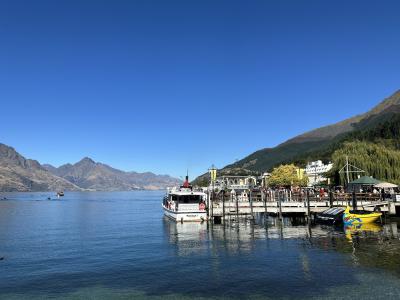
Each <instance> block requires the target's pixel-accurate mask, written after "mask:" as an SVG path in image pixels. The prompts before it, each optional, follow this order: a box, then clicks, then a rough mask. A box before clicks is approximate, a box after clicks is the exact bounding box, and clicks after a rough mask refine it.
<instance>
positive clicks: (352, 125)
mask: <svg viewBox="0 0 400 300" xmlns="http://www.w3.org/2000/svg"><path fill="white" fill-rule="evenodd" d="M399 114H400V90H399V91H397V92H396V93H394V94H393V95H392V96H390V97H388V98H386V99H384V100H383V101H382V102H381V103H379V104H378V105H377V106H375V107H374V108H373V109H371V110H370V111H368V112H366V113H364V114H361V115H357V116H354V117H352V118H349V119H346V120H344V121H341V122H338V123H335V124H333V125H328V126H324V127H321V128H318V129H314V130H312V131H309V132H306V133H304V134H301V135H299V136H296V137H294V138H292V139H289V140H288V141H286V142H284V143H282V144H280V145H278V146H276V147H274V148H264V149H261V150H258V151H256V152H254V153H252V154H250V155H249V156H247V157H245V158H243V159H241V160H239V161H237V162H235V163H233V164H230V165H227V166H226V167H224V168H222V169H221V170H220V173H222V174H227V173H228V174H229V173H231V174H233V173H237V172H242V173H243V172H258V173H261V172H266V171H270V170H271V169H272V168H273V167H275V166H277V165H279V164H281V163H289V162H297V163H300V164H304V163H305V162H306V161H307V160H312V159H321V158H322V159H325V160H330V159H331V155H332V153H333V151H335V150H336V149H338V147H340V146H341V145H342V144H343V142H344V141H349V140H352V139H353V140H354V139H357V136H358V135H362V134H365V132H367V131H371V130H372V131H373V130H374V129H376V128H377V127H379V126H382V124H384V123H385V122H388V121H389V122H399V120H397V119H394V118H393V117H395V116H397V115H399ZM378 135H379V134H378ZM206 177H207V175H205V174H204V175H202V176H200V177H199V178H198V179H197V180H196V182H201V181H204V180H205V178H206Z"/></svg>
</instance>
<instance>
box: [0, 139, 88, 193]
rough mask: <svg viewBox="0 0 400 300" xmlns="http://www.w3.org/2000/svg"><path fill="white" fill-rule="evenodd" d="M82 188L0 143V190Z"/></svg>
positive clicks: (71, 189) (23, 190)
mask: <svg viewBox="0 0 400 300" xmlns="http://www.w3.org/2000/svg"><path fill="white" fill-rule="evenodd" d="M58 190H70V191H79V190H82V189H81V188H80V187H78V186H76V185H75V184H73V183H71V182H69V181H67V180H65V179H64V178H60V177H58V176H56V175H53V174H52V173H50V172H48V171H47V170H46V169H45V168H43V167H42V166H41V165H40V164H39V162H37V161H36V160H32V159H26V158H25V157H23V156H22V155H20V154H19V153H18V152H16V151H15V149H14V148H12V147H9V146H7V145H4V144H0V191H3V192H14V191H20V192H27V191H58Z"/></svg>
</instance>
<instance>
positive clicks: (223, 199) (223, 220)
mask: <svg viewBox="0 0 400 300" xmlns="http://www.w3.org/2000/svg"><path fill="white" fill-rule="evenodd" d="M222 222H223V223H224V224H225V190H222Z"/></svg>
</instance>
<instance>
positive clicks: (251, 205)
mask: <svg viewBox="0 0 400 300" xmlns="http://www.w3.org/2000/svg"><path fill="white" fill-rule="evenodd" d="M249 201H250V215H251V219H252V220H254V214H253V197H252V194H251V188H250V189H249Z"/></svg>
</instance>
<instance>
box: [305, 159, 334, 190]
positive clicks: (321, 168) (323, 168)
mask: <svg viewBox="0 0 400 300" xmlns="http://www.w3.org/2000/svg"><path fill="white" fill-rule="evenodd" d="M332 167H333V164H332V163H331V162H330V163H329V164H324V163H323V162H322V161H321V160H317V161H312V162H309V163H308V164H307V166H306V169H305V172H306V174H307V176H308V184H309V185H310V186H312V185H315V184H318V183H320V182H321V181H325V180H326V178H325V177H324V174H325V173H326V172H328V171H329V170H330V169H332Z"/></svg>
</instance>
